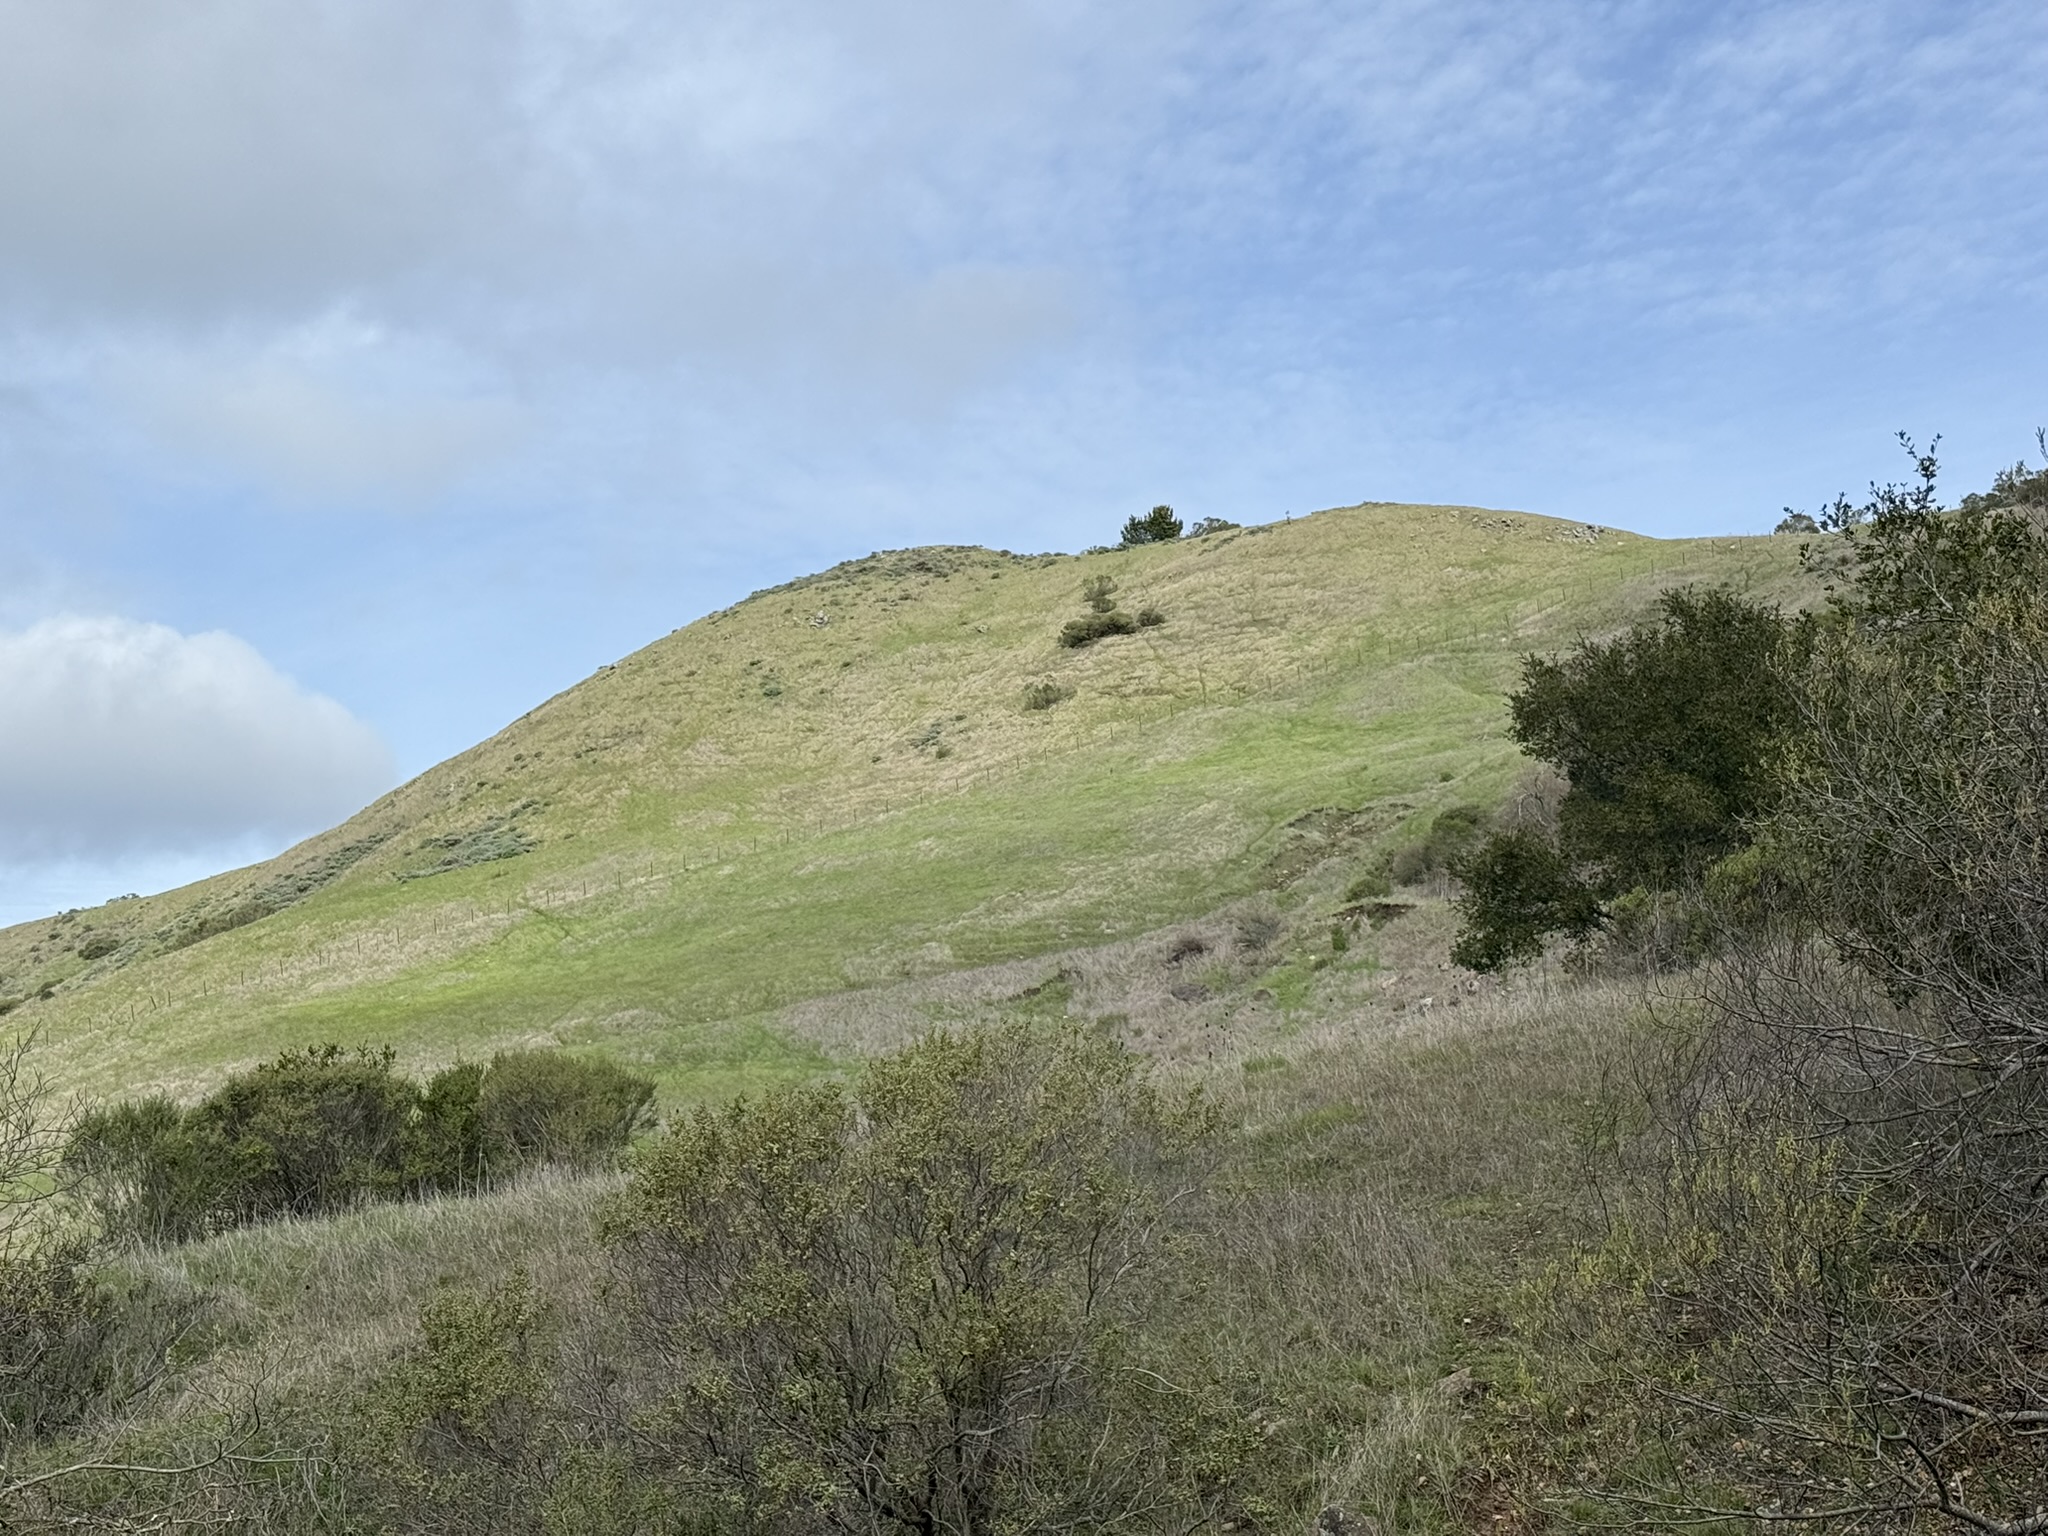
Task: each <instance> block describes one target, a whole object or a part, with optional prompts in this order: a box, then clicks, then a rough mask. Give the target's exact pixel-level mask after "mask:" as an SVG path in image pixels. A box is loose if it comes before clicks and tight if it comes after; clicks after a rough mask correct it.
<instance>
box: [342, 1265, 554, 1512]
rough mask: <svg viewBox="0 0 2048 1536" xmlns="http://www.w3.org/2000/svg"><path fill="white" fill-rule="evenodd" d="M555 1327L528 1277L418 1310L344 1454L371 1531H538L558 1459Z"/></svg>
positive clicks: (360, 1410) (447, 1295)
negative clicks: (411, 1342) (409, 1341)
mask: <svg viewBox="0 0 2048 1536" xmlns="http://www.w3.org/2000/svg"><path fill="white" fill-rule="evenodd" d="M556 1330H557V1321H556V1318H555V1316H554V1312H553V1309H552V1308H551V1307H550V1305H549V1304H548V1301H547V1299H546V1298H545V1297H544V1296H542V1295H541V1294H540V1293H539V1292H537V1291H536V1290H535V1289H534V1287H533V1285H532V1283H531V1282H530V1281H529V1280H528V1279H527V1277H526V1274H525V1273H524V1272H523V1271H521V1270H516V1269H515V1270H514V1271H513V1272H512V1273H511V1275H510V1276H508V1277H507V1278H506V1280H505V1281H504V1283H503V1284H501V1285H499V1286H497V1287H495V1288H493V1289H491V1290H488V1291H477V1290H473V1289H471V1288H468V1287H462V1286H449V1287H447V1288H445V1289H443V1290H442V1291H441V1292H440V1293H439V1294H437V1295H435V1296H434V1297H433V1298H431V1299H430V1300H429V1301H428V1302H427V1303H426V1304H425V1305H424V1306H422V1307H421V1308H420V1342H419V1343H418V1344H417V1345H415V1346H414V1347H412V1348H411V1349H409V1350H408V1351H406V1353H405V1354H404V1355H402V1356H401V1357H400V1358H399V1359H398V1361H397V1362H396V1363H395V1364H394V1365H393V1366H392V1368H391V1369H390V1370H389V1371H388V1372H387V1373H386V1374H385V1375H384V1376H383V1377H382V1378H381V1379H380V1380H378V1381H377V1382H375V1383H374V1384H373V1385H372V1386H371V1388H370V1390H369V1391H367V1392H366V1393H365V1394H364V1395H363V1398H362V1400H361V1401H360V1402H359V1403H358V1404H357V1406H356V1408H355V1412H354V1415H353V1422H352V1423H351V1425H350V1426H349V1431H348V1435H347V1439H346V1446H345V1462H346V1464H347V1466H348V1468H349V1470H350V1472H351V1473H352V1474H353V1477H352V1479H351V1480H352V1482H353V1483H354V1485H355V1488H356V1490H357V1496H358V1498H359V1499H361V1500H362V1501H363V1502H365V1503H367V1504H369V1505H370V1506H371V1507H373V1508H375V1507H377V1506H382V1508H381V1509H380V1510H379V1513H380V1514H381V1515H382V1516H383V1522H388V1524H386V1523H382V1522H380V1524H379V1527H378V1528H379V1529H387V1528H388V1529H397V1530H414V1531H437V1532H439V1531H490V1532H510V1531H528V1530H532V1531H539V1530H541V1529H543V1525H542V1521H541V1519H540V1518H539V1517H540V1515H541V1507H542V1503H543V1498H544V1495H545V1488H546V1484H547V1483H548V1482H549V1481H551V1478H550V1475H549V1474H550V1473H551V1472H552V1471H553V1470H554V1464H555V1463H556V1462H557V1461H558V1460H559V1458H560V1443H559V1442H560V1439H561V1436H560V1435H559V1434H558V1433H553V1432H551V1431H554V1430H556V1428H557V1426H556V1424H555V1422H554V1421H555V1418H556V1410H557V1398H556V1386H555V1379H554V1377H555V1372H554V1365H555V1361H554V1359H553V1354H554V1350H555V1333H556Z"/></svg>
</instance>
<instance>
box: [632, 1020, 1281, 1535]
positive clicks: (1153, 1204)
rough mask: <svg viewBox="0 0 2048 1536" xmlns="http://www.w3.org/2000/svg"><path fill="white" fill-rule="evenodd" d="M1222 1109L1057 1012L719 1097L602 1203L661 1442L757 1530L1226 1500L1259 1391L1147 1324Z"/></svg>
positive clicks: (740, 1525) (1069, 1513)
mask: <svg viewBox="0 0 2048 1536" xmlns="http://www.w3.org/2000/svg"><path fill="white" fill-rule="evenodd" d="M1213 1124H1214V1122H1213V1117H1212V1116H1211V1115H1210V1114H1209V1113H1208V1112H1207V1111H1206V1110H1204V1109H1203V1108H1202V1107H1201V1106H1200V1105H1199V1104H1196V1103H1192V1102H1189V1101H1186V1100H1181V1099H1176V1098H1173V1097H1170V1096H1168V1095H1165V1094H1163V1093H1161V1092H1160V1091H1159V1090H1157V1089H1155V1088H1154V1087H1152V1086H1151V1085H1150V1084H1149V1083H1148V1082H1147V1081H1146V1079H1145V1078H1144V1077H1143V1076H1142V1075H1141V1074H1140V1072H1139V1070H1138V1065H1137V1062H1136V1061H1135V1059H1134V1058H1133V1057H1131V1056H1130V1055H1129V1053H1127V1052H1126V1051H1124V1050H1123V1049H1122V1048H1121V1047H1119V1046H1117V1045H1116V1044H1114V1043H1112V1042H1110V1041H1106V1040H1102V1039H1098V1038H1093V1037H1089V1036H1086V1035H1083V1034H1080V1033H1078V1032H1062V1033H1057V1034H1049V1033H1048V1032H1047V1031H1046V1029H1045V1027H1044V1025H1043V1024H1032V1025H1021V1024H1020V1025H1014V1026H1010V1027H1006V1028H1002V1029H996V1030H985V1031H975V1032H970V1033H966V1034H961V1035H934V1036H931V1037H928V1038H927V1039H925V1040H924V1041H922V1042H920V1043H919V1044H917V1045H916V1046H914V1047H912V1048H910V1049H909V1050H907V1051H905V1052H903V1053H902V1054H900V1055H898V1056H895V1057H891V1058H888V1059H885V1060H883V1061H879V1062H877V1063H875V1064H874V1065H872V1066H871V1067H869V1068H868V1070H867V1072H866V1073H865V1074H864V1075H863V1076H862V1078H861V1079H860V1081H859V1083H858V1084H857V1085H856V1086H855V1087H854V1088H852V1089H850V1090H849V1089H846V1088H842V1087H840V1086H838V1085H831V1084H827V1085H821V1086H817V1087H811V1088H802V1089H789V1090H783V1091H781V1092H778V1093H775V1094H772V1095H770V1096H768V1097H767V1098H765V1099H761V1100H758V1101H752V1102H745V1101H743V1102H740V1103H737V1104H733V1105H729V1106H726V1107H724V1108H719V1109H710V1110H704V1111H701V1112H699V1113H698V1114H696V1115H694V1116H693V1117H691V1118H690V1119H689V1120H687V1121H686V1122H684V1123H682V1124H680V1125H678V1126H676V1127H674V1128H673V1129H671V1130H670V1131H669V1132H668V1134H667V1135H666V1136H664V1137H663V1138H662V1139H661V1140H660V1141H658V1142H656V1143H654V1144H653V1145H652V1146H651V1147H650V1148H648V1149H647V1151H646V1152H645V1153H644V1154H643V1156H642V1158H641V1160H640V1162H639V1165H638V1168H637V1170H636V1172H635V1175H634V1178H633V1181H632V1183H631V1185H630V1186H629V1187H628V1188H627V1190H625V1191H624V1192H623V1193H622V1194H621V1195H620V1196H618V1197H617V1198H616V1199H615V1200H614V1201H613V1202H612V1203H611V1204H610V1205H609V1207H608V1208H607V1210H606V1211H605V1213H604V1216H603V1218H602V1230H603V1232H604V1235H605V1238H606V1240H607V1241H608V1242H609V1243H610V1245H611V1246H612V1248H613V1250H614V1253H615V1255H616V1260H617V1263H618V1272H619V1275H620V1279H621V1280H622V1282H623V1287H622V1289H623V1291H624V1294H625V1296H626V1297H628V1298H630V1301H629V1305H630V1311H629V1313H628V1317H629V1319H630V1326H631V1328H632V1329H633V1335H634V1342H635V1354H636V1356H637V1358H639V1359H641V1360H643V1361H645V1362H648V1363H649V1364H650V1365H658V1367H659V1370H660V1372H661V1375H662V1378H663V1386H662V1388H661V1392H660V1398H659V1404H658V1407H657V1408H656V1409H655V1410H654V1411H651V1412H649V1413H648V1414H646V1415H645V1416H644V1417H643V1420H642V1423H643V1426H644V1427H643V1432H644V1433H645V1435H646V1436H647V1437H648V1441H649V1446H650V1450H651V1451H652V1452H653V1453H654V1454H656V1455H658V1456H660V1457H662V1458H664V1459H665V1460H666V1461H667V1464H669V1465H671V1466H677V1467H680V1468H682V1469H684V1478H685V1482H686V1485H687V1489H686V1492H687V1495H688V1497H687V1498H686V1502H690V1503H695V1504H697V1505H698V1506H699V1507H715V1508H723V1509H726V1510H729V1511H730V1512H731V1516H732V1525H733V1528H734V1529H750V1530H764V1531H766V1530H826V1529H840V1530H862V1531H877V1532H884V1531H886V1532H904V1533H909V1532H916V1531H966V1530H976V1531H981V1530H1017V1531H1025V1530H1060V1529H1074V1530H1080V1529H1089V1530H1108V1529H1116V1530H1132V1531H1138V1530H1163V1529H1172V1530H1192V1529H1196V1528H1199V1527H1201V1526H1203V1525H1205V1524H1207V1523H1208V1521H1209V1520H1212V1519H1214V1518H1215V1515H1216V1506H1217V1504H1218V1503H1219V1501H1220V1500H1221V1499H1222V1498H1223V1496H1224V1490H1225V1487H1226V1485H1227V1483H1228V1480H1229V1477H1230V1475H1231V1472H1232V1470H1233V1469H1234V1468H1235V1467H1236V1466H1237V1465H1238V1464H1239V1458H1241V1456H1242V1454H1244V1449H1245V1448H1244V1447H1242V1446H1239V1445H1238V1444H1237V1443H1236V1442H1234V1441H1233V1440H1232V1439H1231V1437H1230V1433H1229V1432H1228V1430H1226V1428H1225V1426H1226V1425H1227V1426H1228V1429H1229V1430H1235V1431H1236V1432H1238V1434H1239V1436H1240V1438H1242V1436H1243V1435H1244V1433H1245V1431H1244V1424H1245V1418H1244V1415H1243V1413H1242V1411H1241V1410H1240V1411H1234V1412H1225V1411H1221V1410H1218V1411H1214V1412H1211V1411H1207V1409H1206V1407H1205V1405H1207V1404H1210V1403H1211V1402H1212V1401H1213V1400H1214V1399H1213V1398H1212V1393H1213V1388H1211V1387H1209V1386H1207V1385H1205V1383H1204V1381H1203V1379H1202V1378H1201V1377H1199V1376H1197V1375H1194V1374H1192V1373H1191V1372H1188V1371H1185V1370H1176V1371H1175V1374H1174V1376H1173V1377H1168V1376H1166V1375H1164V1374H1163V1373H1161V1372H1160V1371H1159V1370H1158V1369H1157V1366H1158V1364H1160V1363H1161V1362H1156V1361H1152V1360H1149V1359H1148V1358H1146V1356H1145V1353H1144V1351H1143V1349H1142V1348H1141V1346H1140V1343H1139V1341H1140V1339H1141V1338H1142V1333H1141V1327H1142V1324H1143V1322H1144V1320H1145V1319H1146V1318H1147V1317H1148V1316H1151V1315H1153V1309H1154V1307H1155V1305H1156V1304H1157V1303H1158V1301H1159V1299H1160V1297H1159V1289H1158V1288H1159V1287H1160V1286H1161V1285H1162V1284H1163V1283H1164V1282H1165V1281H1166V1280H1167V1279H1169V1278H1171V1275H1172V1272H1173V1266H1172V1265H1170V1264H1168V1263H1166V1262H1164V1261H1165V1258H1166V1251H1165V1250H1164V1248H1163V1247H1162V1244H1163V1242H1164V1241H1165V1239H1166V1236H1167V1233H1168V1230H1169V1221H1170V1219H1171V1218H1172V1217H1173V1215H1174V1213H1175V1212H1176V1211H1179V1210H1182V1209H1184V1208H1185V1207H1186V1206H1187V1205H1188V1203H1189V1201H1188V1196H1189V1195H1190V1194H1191V1193H1192V1191H1193V1190H1194V1189H1195V1187H1196V1186H1197V1185H1198V1183H1199V1181H1200V1173H1201V1166H1202V1163H1201V1158H1200V1155H1199V1154H1200V1153H1201V1151H1202V1148H1203V1147H1204V1145H1205V1144H1206V1142H1207V1140H1208V1138H1209V1137H1210V1135H1211V1134H1212V1127H1213Z"/></svg>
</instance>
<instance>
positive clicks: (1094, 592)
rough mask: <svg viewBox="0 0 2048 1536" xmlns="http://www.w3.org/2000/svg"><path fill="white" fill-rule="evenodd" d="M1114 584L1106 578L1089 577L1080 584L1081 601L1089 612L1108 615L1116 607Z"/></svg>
mask: <svg viewBox="0 0 2048 1536" xmlns="http://www.w3.org/2000/svg"><path fill="white" fill-rule="evenodd" d="M1115 593H1116V583H1115V582H1114V581H1112V580H1111V579H1110V578H1109V577H1107V576H1090V577H1089V578H1088V579H1087V580H1086V581H1084V582H1082V583H1081V601H1082V602H1084V603H1086V604H1087V605H1088V607H1089V609H1090V611H1092V612H1095V613H1108V612H1110V611H1111V610H1113V609H1114V608H1115V607H1116V596H1115Z"/></svg>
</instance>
